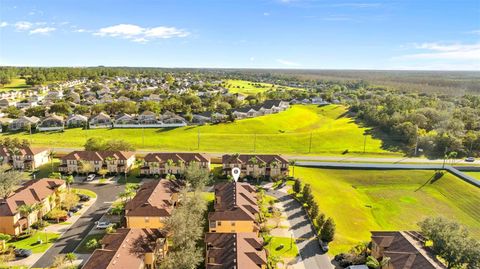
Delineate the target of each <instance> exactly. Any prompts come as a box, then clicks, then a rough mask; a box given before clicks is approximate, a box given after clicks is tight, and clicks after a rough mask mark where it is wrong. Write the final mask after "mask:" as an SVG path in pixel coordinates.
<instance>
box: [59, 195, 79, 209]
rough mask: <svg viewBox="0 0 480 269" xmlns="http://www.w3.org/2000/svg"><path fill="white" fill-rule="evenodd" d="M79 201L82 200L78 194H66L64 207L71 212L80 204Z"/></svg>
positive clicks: (63, 202)
mask: <svg viewBox="0 0 480 269" xmlns="http://www.w3.org/2000/svg"><path fill="white" fill-rule="evenodd" d="M79 201H80V198H79V197H78V195H77V194H75V193H73V192H69V193H66V194H65V197H64V199H63V201H62V205H63V207H65V208H66V209H67V210H70V209H72V208H73V207H75V206H76V205H77V204H78V202H79Z"/></svg>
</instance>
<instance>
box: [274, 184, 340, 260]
mask: <svg viewBox="0 0 480 269" xmlns="http://www.w3.org/2000/svg"><path fill="white" fill-rule="evenodd" d="M267 194H269V195H272V196H274V197H275V198H277V199H278V201H279V202H280V203H282V205H283V207H284V208H285V213H286V214H287V218H288V221H289V222H290V225H291V229H292V232H293V236H294V237H295V238H296V239H295V242H296V243H297V247H298V250H299V252H300V256H301V257H302V260H303V264H304V266H305V268H307V269H310V268H312V269H313V268H318V269H332V268H335V267H334V266H333V265H332V264H331V262H330V258H329V257H328V255H327V254H322V252H321V250H320V246H319V245H318V241H317V239H316V237H315V232H314V230H313V227H312V224H311V222H310V220H309V219H308V217H307V214H306V212H305V211H304V210H303V208H302V206H301V205H300V203H299V202H297V201H296V200H295V199H293V198H292V197H291V196H290V195H288V194H286V193H284V192H280V191H276V190H268V191H267Z"/></svg>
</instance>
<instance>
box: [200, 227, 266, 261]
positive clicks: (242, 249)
mask: <svg viewBox="0 0 480 269" xmlns="http://www.w3.org/2000/svg"><path fill="white" fill-rule="evenodd" d="M205 243H206V245H207V247H206V248H207V260H206V268H207V269H220V268H237V269H254V268H261V267H262V265H266V264H267V254H266V252H265V250H264V249H263V247H262V246H263V242H262V240H261V239H260V238H258V237H257V235H256V233H207V234H206V235H205Z"/></svg>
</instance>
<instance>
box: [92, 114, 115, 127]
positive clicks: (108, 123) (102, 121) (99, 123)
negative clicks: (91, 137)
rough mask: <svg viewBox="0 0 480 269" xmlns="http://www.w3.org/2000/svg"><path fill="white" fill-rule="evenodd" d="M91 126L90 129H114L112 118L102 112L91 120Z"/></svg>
mask: <svg viewBox="0 0 480 269" xmlns="http://www.w3.org/2000/svg"><path fill="white" fill-rule="evenodd" d="M89 126H90V128H110V127H112V118H110V116H109V115H107V114H105V113H103V112H101V113H100V114H98V115H96V116H94V117H92V118H91V119H90V122H89Z"/></svg>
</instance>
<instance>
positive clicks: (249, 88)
mask: <svg viewBox="0 0 480 269" xmlns="http://www.w3.org/2000/svg"><path fill="white" fill-rule="evenodd" d="M226 88H227V89H228V91H229V92H230V93H240V94H243V95H255V94H257V93H261V92H265V91H268V90H280V89H283V90H302V89H301V88H294V87H288V86H279V85H273V84H270V83H257V82H251V81H246V80H237V79H229V80H227V81H226Z"/></svg>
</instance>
